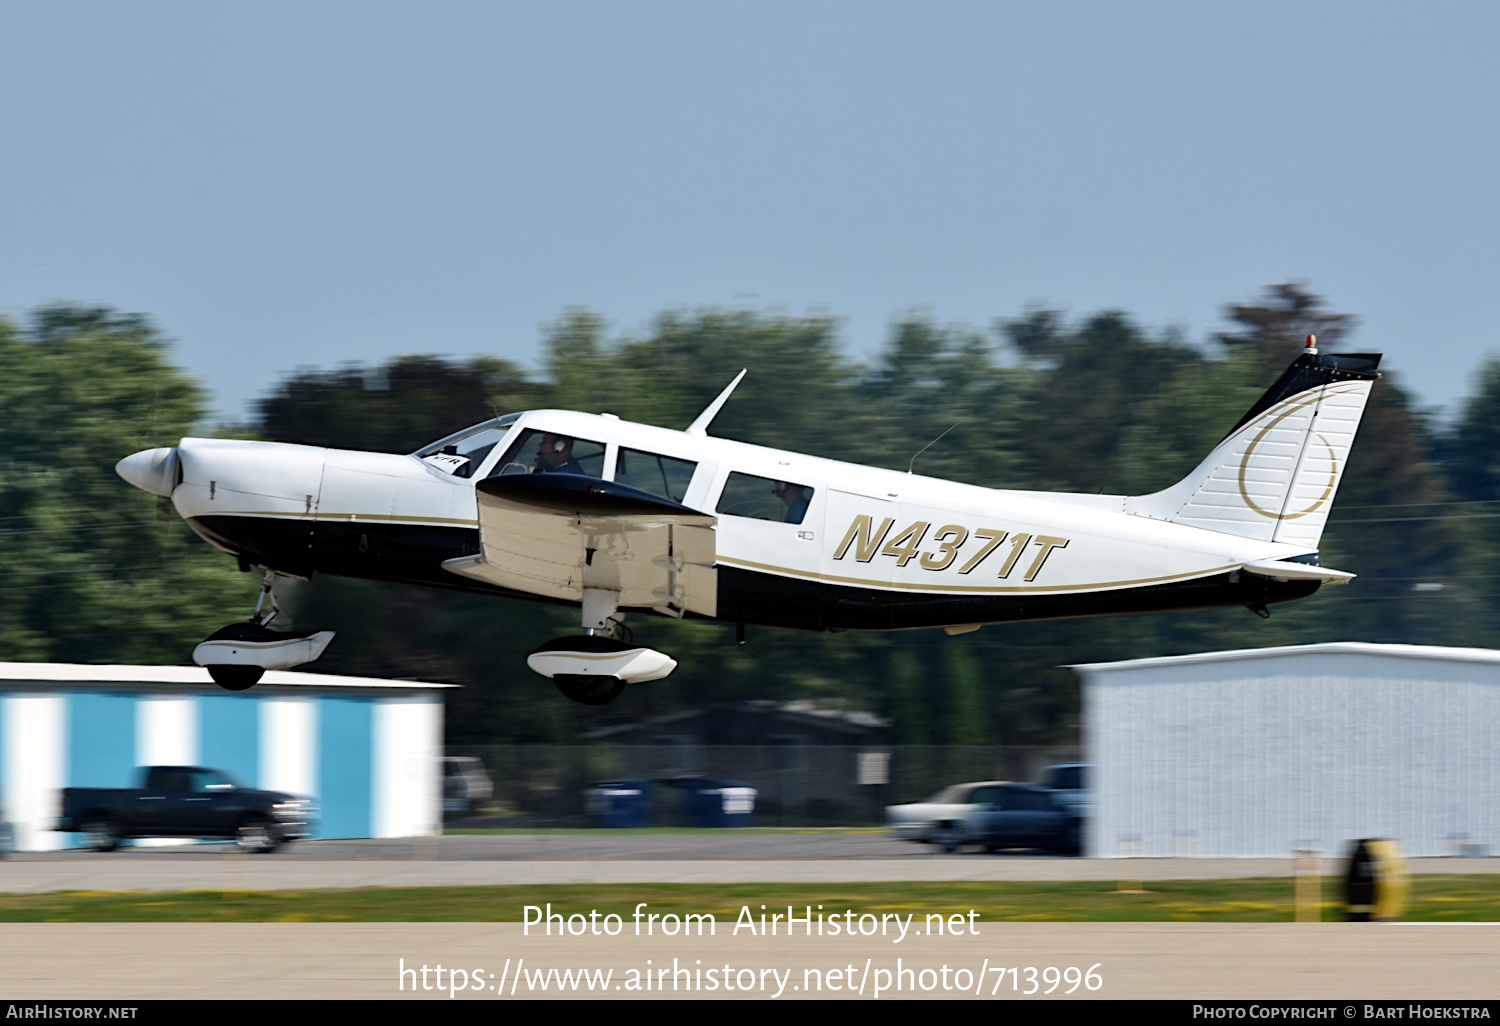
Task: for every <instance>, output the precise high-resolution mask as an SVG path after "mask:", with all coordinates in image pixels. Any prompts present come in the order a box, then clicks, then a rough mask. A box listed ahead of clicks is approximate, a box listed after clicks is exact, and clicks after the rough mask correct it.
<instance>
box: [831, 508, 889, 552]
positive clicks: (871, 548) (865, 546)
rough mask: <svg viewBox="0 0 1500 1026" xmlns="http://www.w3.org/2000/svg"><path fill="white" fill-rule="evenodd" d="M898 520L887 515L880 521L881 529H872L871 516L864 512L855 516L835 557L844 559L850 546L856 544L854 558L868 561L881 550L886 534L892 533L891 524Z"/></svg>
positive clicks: (836, 550)
mask: <svg viewBox="0 0 1500 1026" xmlns="http://www.w3.org/2000/svg"><path fill="white" fill-rule="evenodd" d="M895 522H896V521H894V520H892V519H891V518H890V517H886V518H885V519H884V520H882V521H881V522H880V530H878V531H871V530H870V517H869V516H868V515H866V514H864V513H861V514H860V515H859V516H857V517H855V518H854V523H852V524H850V525H849V532H848V533H847V534H845V535H844V540H843V541H841V542H839V547H838V548H837V549H835V550H834V553H833V558H834V559H843V558H844V556H845V555H847V554H848V552H849V546H851V545H852V546H854V558H855V559H857V560H858V561H859V562H861V563H868V562H869V561H870V560H872V559H874V558H875V553H877V552H879V551H880V543H881V542H883V541H885V536H886V535H887V534H889V533H890V530H891V525H892V524H894V523H895Z"/></svg>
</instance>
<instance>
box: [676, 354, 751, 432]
mask: <svg viewBox="0 0 1500 1026" xmlns="http://www.w3.org/2000/svg"><path fill="white" fill-rule="evenodd" d="M749 369H750V368H748V367H746V368H745V369H744V370H742V371H740V372H739V373H738V374H736V375H735V376H734V380H733V381H731V382H730V383H729V386H728V387H727V388H725V389H724V391H722V392H720V393H719V397H718V398H717V399H715V400H714V401H713V402H711V403H709V404H708V405H707V406H706V407H704V409H703V412H702V413H700V414H698V417H697V419H696V420H694V421H693V422H692V423H691V424H689V425H688V429H687V433H688V434H690V435H697V436H698V437H700V438H703V437H706V436H707V435H708V425H709V424H711V423H713V419H714V418H715V417H717V416H718V415H719V410H720V409H722V408H723V406H724V404H725V403H726V402H728V401H729V393H731V392H733V391H734V386H736V385H738V384H739V383H740V381H741V379H743V378H744V376H745V373H746V371H748V370H749Z"/></svg>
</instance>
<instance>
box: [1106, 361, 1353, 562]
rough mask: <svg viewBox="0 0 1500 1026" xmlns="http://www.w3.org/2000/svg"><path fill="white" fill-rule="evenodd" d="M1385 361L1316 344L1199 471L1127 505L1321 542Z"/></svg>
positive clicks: (1208, 524)
mask: <svg viewBox="0 0 1500 1026" xmlns="http://www.w3.org/2000/svg"><path fill="white" fill-rule="evenodd" d="M1310 345H1311V344H1310V343H1309V346H1310ZM1379 366H1380V354H1378V353H1375V354H1369V353H1348V354H1333V353H1327V354H1319V353H1318V351H1317V350H1316V349H1313V348H1310V347H1309V349H1308V351H1307V352H1306V353H1304V354H1303V355H1302V356H1299V357H1298V358H1297V359H1296V360H1295V361H1294V362H1293V363H1292V365H1291V366H1290V367H1288V368H1287V369H1286V373H1284V374H1282V375H1281V378H1280V380H1278V381H1277V382H1276V384H1274V385H1272V386H1271V387H1270V389H1269V390H1267V392H1266V394H1265V395H1263V396H1261V397H1260V400H1259V401H1258V402H1257V403H1256V404H1255V405H1254V406H1252V407H1250V411H1249V412H1248V413H1246V414H1245V415H1244V416H1243V417H1241V418H1240V422H1239V423H1238V424H1236V425H1235V426H1234V428H1233V430H1231V431H1230V432H1229V434H1228V435H1226V436H1225V437H1224V440H1223V441H1222V442H1220V443H1219V444H1218V446H1217V447H1215V449H1214V451H1213V452H1211V453H1209V454H1208V458H1207V459H1205V460H1204V461H1203V462H1202V463H1200V464H1199V465H1198V469H1197V470H1194V471H1193V472H1192V473H1191V474H1189V475H1188V476H1187V477H1185V478H1183V479H1182V480H1181V481H1179V482H1178V483H1177V484H1175V485H1173V486H1172V487H1170V488H1167V489H1165V490H1163V491H1160V492H1155V493H1153V494H1151V495H1138V496H1132V497H1130V498H1128V499H1126V500H1125V510H1126V512H1128V513H1135V514H1138V515H1141V516H1148V517H1154V518H1156V519H1158V520H1170V521H1172V522H1173V523H1177V524H1186V525H1189V526H1191V527H1203V528H1207V529H1208V530H1210V531H1219V532H1222V533H1224V534H1234V535H1239V536H1241V537H1244V538H1255V539H1257V540H1259V541H1270V542H1285V543H1287V544H1290V545H1305V546H1306V547H1307V549H1308V551H1313V550H1315V549H1317V547H1318V539H1319V538H1321V537H1322V535H1323V525H1324V524H1325V523H1326V522H1327V520H1328V510H1329V507H1330V506H1332V505H1333V494H1334V492H1335V491H1336V490H1337V489H1338V486H1339V478H1340V477H1341V476H1342V475H1343V472H1344V464H1345V463H1346V462H1347V460H1348V458H1349V449H1350V447H1351V446H1353V444H1354V432H1355V431H1356V430H1357V429H1358V428H1359V419H1360V417H1361V415H1363V413H1364V411H1365V401H1366V400H1367V399H1369V397H1370V387H1371V386H1372V385H1373V384H1374V382H1375V379H1376V378H1378V377H1380V374H1379V373H1378V372H1377V371H1376V368H1377V367H1379Z"/></svg>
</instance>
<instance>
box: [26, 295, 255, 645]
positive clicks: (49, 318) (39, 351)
mask: <svg viewBox="0 0 1500 1026" xmlns="http://www.w3.org/2000/svg"><path fill="white" fill-rule="evenodd" d="M203 400H204V395H203V391H202V389H201V388H200V387H199V386H198V385H197V384H196V383H195V382H193V381H191V380H190V379H188V378H187V377H185V376H184V375H183V374H182V372H181V371H179V370H177V369H176V368H175V367H173V366H172V364H171V363H170V361H169V360H168V353H167V347H166V344H165V342H164V341H163V339H162V338H161V337H160V336H159V335H158V334H157V332H156V331H155V329H153V328H152V327H151V325H150V323H149V322H148V321H147V320H146V319H145V318H144V317H141V316H138V315H131V314H126V315H121V314H117V313H114V312H112V311H109V310H105V309H99V308H91V307H72V306H49V307H44V308H42V309H40V310H38V311H36V313H35V314H34V315H33V316H32V318H31V320H30V322H29V323H28V324H26V325H24V326H23V325H17V324H15V323H13V322H11V321H8V320H4V319H0V411H3V416H0V577H3V580H4V587H3V588H0V658H5V659H23V660H52V661H57V662H83V663H86V662H142V663H177V662H181V661H183V658H184V656H185V654H186V653H187V652H190V651H191V649H192V646H193V645H194V644H196V643H197V642H198V641H200V640H202V638H203V636H204V635H206V634H207V633H208V632H209V631H211V630H213V629H215V628H216V627H219V626H222V625H223V624H224V622H225V621H226V620H230V619H238V618H243V617H244V616H245V614H246V613H248V612H249V608H250V606H249V603H250V601H251V598H252V596H253V593H254V586H253V584H249V585H248V586H247V581H246V580H245V578H244V577H242V576H241V575H240V574H237V573H235V572H234V566H233V563H232V562H229V561H227V560H226V557H224V555H223V554H222V553H219V552H217V551H216V550H214V549H212V548H209V547H208V546H207V545H205V544H204V543H203V542H201V541H200V540H198V539H197V538H196V537H194V536H193V535H192V532H191V531H189V530H188V528H187V525H186V524H184V523H183V522H182V521H181V520H180V519H179V518H178V517H177V516H176V514H174V513H172V512H171V510H170V508H169V507H167V506H166V504H165V500H160V501H159V500H157V499H156V498H155V497H153V496H150V495H147V494H146V493H145V492H142V491H139V490H137V489H135V488H132V487H131V486H130V485H128V484H126V483H125V482H124V481H122V480H121V479H120V478H119V477H118V476H117V475H116V474H115V472H114V465H115V463H116V462H117V461H118V460H120V459H121V458H122V457H124V456H127V455H129V454H130V453H132V452H135V451H137V450H140V449H146V448H151V447H153V446H157V445H172V444H174V443H175V442H176V441H177V439H178V438H180V437H181V436H182V435H185V434H187V433H188V432H189V430H190V429H191V428H192V426H193V425H194V424H195V423H197V422H198V421H199V420H200V419H201V418H202V416H203V414H204V405H203Z"/></svg>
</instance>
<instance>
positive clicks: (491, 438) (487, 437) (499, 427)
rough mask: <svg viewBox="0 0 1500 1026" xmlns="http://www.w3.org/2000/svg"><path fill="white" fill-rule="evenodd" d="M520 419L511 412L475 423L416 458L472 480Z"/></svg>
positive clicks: (421, 449) (425, 449) (427, 448)
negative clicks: (472, 476) (481, 465)
mask: <svg viewBox="0 0 1500 1026" xmlns="http://www.w3.org/2000/svg"><path fill="white" fill-rule="evenodd" d="M520 416H521V415H520V414H519V413H509V414H506V415H505V416H504V417H496V418H495V419H494V420H487V421H485V422H484V423H483V424H475V425H474V426H473V427H471V428H465V429H464V430H462V431H457V432H455V433H453V434H451V435H449V436H448V437H447V438H439V439H438V440H437V441H436V442H433V443H432V444H430V445H425V446H423V447H422V448H420V449H418V450H417V451H416V452H415V453H413V454H412V455H414V456H416V457H417V458H418V459H420V460H421V461H422V462H424V463H427V464H430V465H432V466H434V467H436V468H437V469H439V470H441V471H443V472H445V473H448V474H452V475H453V476H454V477H469V476H470V475H472V474H473V473H474V471H475V470H476V469H477V468H478V467H479V465H480V464H481V463H483V462H484V458H485V457H486V456H488V455H489V454H490V450H491V449H493V448H494V447H495V446H496V445H498V444H499V443H500V440H501V439H502V438H504V437H505V436H506V435H507V434H509V433H510V428H511V425H512V424H514V423H515V422H516V420H517V419H518V418H519V417H520Z"/></svg>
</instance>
